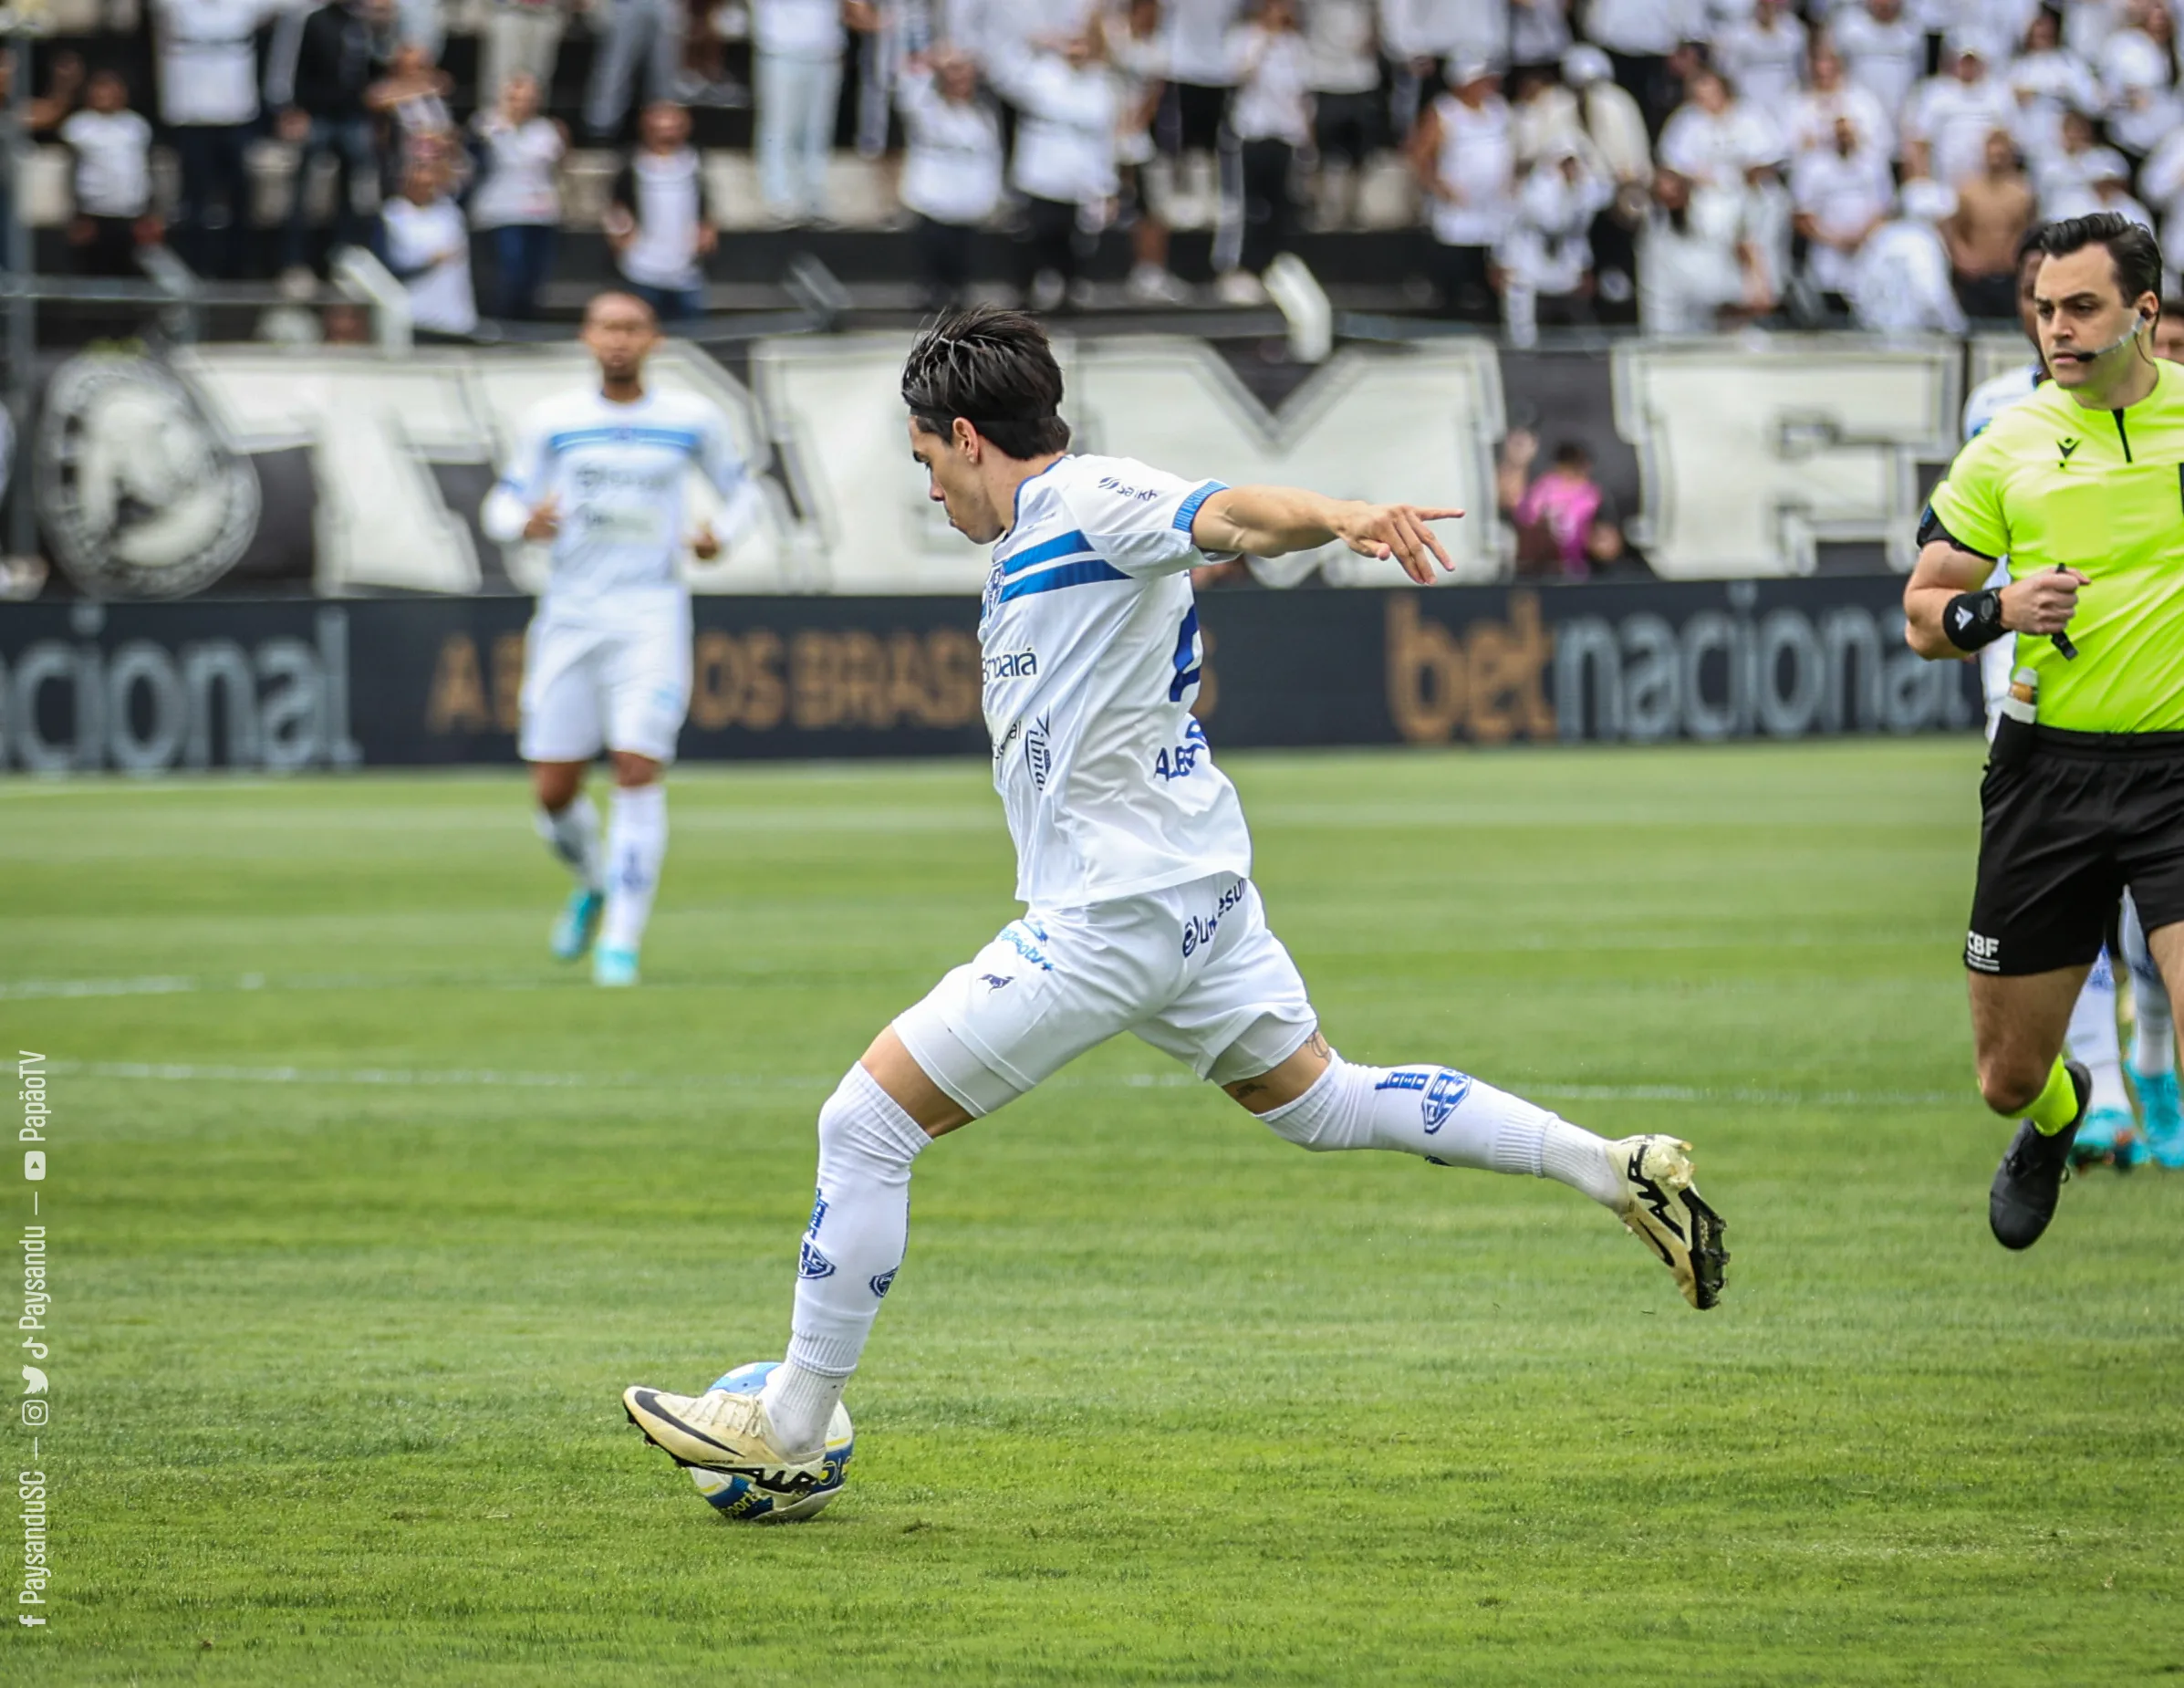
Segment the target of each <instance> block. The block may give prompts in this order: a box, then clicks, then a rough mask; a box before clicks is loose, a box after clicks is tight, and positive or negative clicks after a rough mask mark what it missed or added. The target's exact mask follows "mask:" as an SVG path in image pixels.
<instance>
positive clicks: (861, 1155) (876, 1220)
mask: <svg viewBox="0 0 2184 1688" xmlns="http://www.w3.org/2000/svg"><path fill="white" fill-rule="evenodd" d="M931 1141H932V1140H931V1138H929V1137H928V1136H926V1134H925V1131H924V1129H923V1128H922V1127H921V1126H920V1125H919V1124H918V1122H917V1121H916V1120H913V1119H911V1118H910V1115H908V1114H907V1113H905V1112H903V1111H902V1109H901V1107H900V1105H899V1104H898V1103H897V1102H896V1101H895V1099H893V1098H892V1097H890V1096H889V1094H888V1093H887V1092H886V1091H885V1090H883V1089H880V1088H879V1084H878V1082H877V1081H876V1080H875V1079H874V1078H873V1077H872V1075H871V1074H870V1073H868V1072H867V1071H866V1070H865V1069H864V1068H862V1067H861V1066H859V1067H852V1068H850V1069H849V1071H848V1076H847V1077H845V1078H843V1079H842V1082H841V1084H840V1085H839V1086H838V1087H837V1089H836V1090H835V1093H834V1094H833V1095H832V1096H830V1097H828V1098H827V1105H826V1106H825V1107H823V1108H821V1109H820V1110H819V1190H818V1195H817V1197H816V1199H815V1200H814V1201H813V1203H812V1208H811V1224H810V1225H809V1226H808V1227H807V1228H806V1231H805V1233H804V1243H803V1246H802V1247H801V1248H800V1249H799V1250H798V1252H797V1256H796V1315H795V1317H794V1318H793V1319H792V1320H791V1322H790V1335H789V1346H788V1359H787V1360H786V1362H785V1364H783V1365H782V1366H780V1367H779V1368H777V1369H776V1370H775V1371H774V1372H773V1373H772V1374H771V1375H770V1376H769V1377H768V1378H767V1379H766V1386H765V1403H766V1417H767V1419H768V1421H769V1422H771V1423H772V1425H773V1427H774V1436H775V1444H776V1445H777V1446H778V1447H779V1449H780V1451H781V1452H782V1453H783V1454H806V1453H809V1452H810V1451H811V1450H813V1449H815V1448H817V1447H820V1446H822V1445H823V1444H824V1443H826V1440H827V1421H828V1420H830V1419H831V1418H832V1417H833V1416H834V1408H835V1403H836V1402H837V1401H839V1400H841V1398H842V1390H843V1388H844V1386H845V1385H847V1384H848V1381H849V1374H850V1373H851V1372H853V1371H855V1370H857V1361H858V1356H860V1355H861V1354H863V1352H864V1351H865V1342H866V1339H868V1338H869V1337H870V1336H871V1334H872V1321H873V1320H874V1319H876V1318H879V1303H880V1301H881V1299H882V1298H883V1297H885V1296H886V1295H887V1293H888V1290H889V1287H891V1286H892V1285H893V1284H894V1281H895V1273H896V1269H897V1268H898V1267H900V1266H901V1265H902V1256H903V1251H904V1250H905V1249H906V1248H907V1247H908V1246H909V1243H910V1162H912V1161H914V1160H916V1159H917V1158H918V1155H919V1154H920V1151H922V1150H923V1149H924V1148H925V1145H926V1144H927V1143H929V1142H931Z"/></svg>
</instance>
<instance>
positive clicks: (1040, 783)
mask: <svg viewBox="0 0 2184 1688" xmlns="http://www.w3.org/2000/svg"><path fill="white" fill-rule="evenodd" d="M1050 731H1051V729H1050V728H1049V726H1048V724H1047V718H1046V717H1045V715H1041V716H1040V717H1039V718H1038V719H1037V720H1036V721H1035V722H1033V723H1032V724H1031V731H1030V732H1028V733H1026V734H1025V735H1024V766H1025V767H1026V768H1028V769H1030V770H1031V778H1032V785H1033V787H1035V789H1037V790H1040V791H1044V790H1045V789H1046V776H1048V775H1049V774H1051V773H1053V772H1054V746H1053V745H1052V743H1051V742H1050V741H1049V739H1048V736H1047V735H1048V734H1049V732H1050Z"/></svg>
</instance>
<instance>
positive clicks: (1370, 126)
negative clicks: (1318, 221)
mask: <svg viewBox="0 0 2184 1688" xmlns="http://www.w3.org/2000/svg"><path fill="white" fill-rule="evenodd" d="M1305 48H1306V51H1307V52H1308V53H1309V55H1310V58H1311V89H1312V133H1313V140H1314V143H1315V150H1316V151H1317V152H1318V154H1319V164H1320V170H1321V172H1323V174H1325V173H1330V172H1332V171H1335V170H1339V171H1340V172H1342V173H1343V175H1344V176H1345V178H1346V179H1349V178H1354V177H1355V175H1356V172H1357V168H1358V167H1359V166H1360V165H1362V164H1363V163H1364V162H1366V160H1367V159H1368V158H1370V157H1371V156H1372V154H1373V152H1374V150H1375V149H1376V148H1378V146H1379V144H1380V137H1381V136H1382V135H1383V134H1385V133H1386V132H1387V129H1388V125H1387V122H1386V120H1385V116H1386V108H1385V107H1384V106H1383V105H1382V104H1381V101H1380V54H1379V32H1378V27H1377V26H1376V25H1375V23H1374V19H1373V0H1311V5H1309V7H1308V8H1307V9H1306V11H1305ZM1328 221H1329V222H1330V223H1335V222H1338V221H1340V219H1339V218H1338V217H1329V218H1328Z"/></svg>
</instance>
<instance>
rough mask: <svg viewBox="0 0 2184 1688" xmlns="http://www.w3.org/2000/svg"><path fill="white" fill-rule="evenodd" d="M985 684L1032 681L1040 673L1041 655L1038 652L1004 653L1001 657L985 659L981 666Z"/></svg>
mask: <svg viewBox="0 0 2184 1688" xmlns="http://www.w3.org/2000/svg"><path fill="white" fill-rule="evenodd" d="M979 671H980V672H982V673H983V675H984V676H985V682H986V683H987V684H988V685H992V684H993V682H995V681H996V680H1030V679H1033V678H1035V676H1036V675H1037V674H1038V672H1039V653H1038V652H1037V651H1003V652H1002V653H1001V654H1000V655H999V656H990V657H987V658H985V659H984V660H983V662H980V664H979Z"/></svg>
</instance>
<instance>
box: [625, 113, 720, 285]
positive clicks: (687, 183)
mask: <svg viewBox="0 0 2184 1688" xmlns="http://www.w3.org/2000/svg"><path fill="white" fill-rule="evenodd" d="M637 122H638V130H637V132H638V137H639V139H638V146H637V151H634V152H633V153H631V154H630V156H629V162H628V163H626V164H624V165H623V166H622V169H621V171H620V172H619V174H618V175H617V176H616V177H615V179H614V183H613V185H612V186H611V187H610V188H609V189H608V195H607V199H608V204H607V214H606V216H605V217H604V218H603V219H601V222H600V229H601V232H603V233H604V234H606V236H607V244H608V246H609V247H611V248H612V249H613V252H614V257H615V264H616V266H617V267H618V268H619V270H620V271H621V273H622V279H623V280H624V281H625V282H627V283H628V284H629V291H630V292H632V293H634V294H636V295H637V297H639V298H640V299H642V300H644V302H645V303H646V304H648V305H650V307H652V310H653V313H654V314H655V315H656V316H658V317H659V318H660V320H661V321H662V322H676V321H687V320H688V319H689V318H692V317H695V316H698V315H700V314H701V313H702V311H703V310H704V308H705V270H704V261H705V260H706V259H707V258H708V257H711V256H712V250H713V247H714V246H715V245H717V244H718V243H719V240H720V232H719V230H718V229H716V228H715V227H714V226H713V222H712V217H711V216H709V215H708V214H707V213H706V209H705V179H704V172H703V171H702V169H701V167H700V165H699V162H698V155H697V153H696V152H695V151H692V148H691V145H690V113H689V112H687V111H685V110H684V109H682V108H681V106H679V105H676V104H675V103H674V102H673V101H672V100H667V99H656V100H654V101H653V102H652V103H651V104H650V105H649V106H647V107H646V108H645V109H644V110H643V111H642V112H640V114H639V115H638V120H637Z"/></svg>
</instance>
